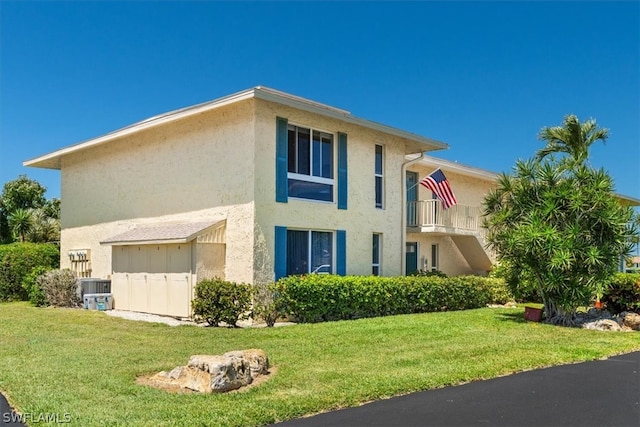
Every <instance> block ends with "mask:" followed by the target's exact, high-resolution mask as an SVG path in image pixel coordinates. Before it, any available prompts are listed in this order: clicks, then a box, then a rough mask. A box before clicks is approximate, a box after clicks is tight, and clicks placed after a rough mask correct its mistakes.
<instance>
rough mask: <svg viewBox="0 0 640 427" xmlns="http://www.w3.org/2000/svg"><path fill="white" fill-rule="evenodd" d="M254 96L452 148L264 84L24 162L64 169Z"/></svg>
mask: <svg viewBox="0 0 640 427" xmlns="http://www.w3.org/2000/svg"><path fill="white" fill-rule="evenodd" d="M250 98H257V99H262V100H265V101H270V102H275V103H278V104H281V105H287V106H289V107H293V108H296V109H300V110H304V111H308V112H312V113H316V114H320V115H323V116H326V117H331V118H335V119H338V120H342V121H345V122H347V123H352V124H355V125H359V126H363V127H366V128H369V129H373V130H377V131H380V132H384V133H387V134H390V135H394V136H398V137H402V138H406V139H409V140H412V141H415V142H418V143H420V144H424V145H427V146H429V147H428V148H426V149H425V151H428V150H439V149H447V148H449V146H448V145H447V144H445V143H444V142H440V141H436V140H433V139H430V138H426V137H423V136H420V135H416V134H413V133H411V132H407V131H403V130H401V129H397V128H393V127H391V126H387V125H383V124H379V123H375V122H372V121H369V120H365V119H360V118H357V117H354V116H352V115H351V113H350V112H349V111H347V110H342V109H339V108H335V107H331V106H329V105H326V104H322V103H319V102H315V101H311V100H308V99H305V98H302V97H299V96H295V95H290V94H288V93H285V92H280V91H277V90H274V89H270V88H267V87H264V86H257V87H254V88H251V89H247V90H244V91H242V92H237V93H234V94H231V95H227V96H224V97H222V98H218V99H215V100H212V101H208V102H204V103H201V104H196V105H193V106H190V107H185V108H181V109H178V110H173V111H170V112H167V113H164V114H159V115H157V116H153V117H150V118H148V119H145V120H142V121H140V122H137V123H134V124H131V125H129V126H125V127H123V128H121V129H118V130H115V131H113V132H110V133H107V134H105V135H102V136H99V137H97V138H93V139H89V140H87V141H83V142H80V143H78V144H74V145H70V146H67V147H64V148H62V149H60V150H56V151H53V152H51V153H48V154H45V155H43V156H39V157H35V158H33V159H29V160H26V161H24V162H23V163H22V164H23V165H24V166H33V167H41V168H49V169H60V167H61V165H60V163H61V162H60V159H61V158H62V157H64V156H66V155H68V154H71V153H75V152H78V151H82V150H85V149H88V148H91V147H94V146H97V145H101V144H104V143H107V142H109V141H113V140H115V139H118V138H122V137H125V136H129V135H132V134H135V133H137V132H141V131H143V130H145V129H149V128H153V127H156V126H160V125H163V124H167V123H171V122H174V121H177V120H181V119H183V118H185V117H189V116H193V115H196V114H200V113H203V112H206V111H210V110H214V109H216V108H220V107H223V106H226V105H229V104H233V103H236V102H240V101H243V100H246V99H250Z"/></svg>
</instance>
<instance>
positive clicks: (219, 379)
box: [150, 349, 269, 393]
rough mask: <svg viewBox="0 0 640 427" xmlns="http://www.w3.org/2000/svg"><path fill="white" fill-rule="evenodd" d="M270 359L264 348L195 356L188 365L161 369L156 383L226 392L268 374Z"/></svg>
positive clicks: (197, 389) (201, 390) (152, 378)
mask: <svg viewBox="0 0 640 427" xmlns="http://www.w3.org/2000/svg"><path fill="white" fill-rule="evenodd" d="M268 371H269V359H268V358H267V355H266V354H265V352H264V351H263V350H259V349H250V350H243V351H231V352H228V353H225V354H223V355H222V356H220V355H194V356H191V357H190V358H189V363H188V364H187V366H178V367H176V368H174V369H173V370H171V371H170V372H165V371H163V372H159V373H157V374H155V375H154V376H152V377H151V378H150V380H151V381H152V382H155V383H158V384H163V385H168V386H175V387H180V388H184V389H188V390H193V391H197V392H201V393H224V392H227V391H231V390H237V389H239V388H241V387H244V386H247V385H249V384H251V383H252V382H253V380H254V378H255V377H257V376H259V375H264V374H267V373H268Z"/></svg>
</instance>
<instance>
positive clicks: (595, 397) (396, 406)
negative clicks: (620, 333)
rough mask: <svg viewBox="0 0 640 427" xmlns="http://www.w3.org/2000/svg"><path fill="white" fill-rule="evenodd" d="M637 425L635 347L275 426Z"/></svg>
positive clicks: (639, 392) (639, 401)
mask: <svg viewBox="0 0 640 427" xmlns="http://www.w3.org/2000/svg"><path fill="white" fill-rule="evenodd" d="M477 425H483V426H535V427H541V426H598V427H603V426H629V427H632V426H633V427H638V426H640V352H635V353H629V354H625V355H622V356H615V357H612V358H609V359H606V360H598V361H594V362H585V363H578V364H572V365H564V366H556V367H552V368H546V369H538V370H534V371H528V372H522V373H518V374H514V375H509V376H506V377H500V378H495V379H492V380H486V381H476V382H472V383H469V384H465V385H460V386H456V387H447V388H442V389H437V390H430V391H425V392H420V393H414V394H410V395H406V396H400V397H395V398H391V399H387V400H382V401H376V402H373V403H369V404H366V405H363V406H359V407H357V408H349V409H343V410H339V411H334V412H327V413H323V414H319V415H316V416H313V417H309V418H301V419H297V420H292V421H288V422H284V423H280V424H277V426H278V427H288V426H300V427H331V426H336V427H338V426H340V427H345V426H349V427H357V426H384V427H392V426H403V427H407V426H477Z"/></svg>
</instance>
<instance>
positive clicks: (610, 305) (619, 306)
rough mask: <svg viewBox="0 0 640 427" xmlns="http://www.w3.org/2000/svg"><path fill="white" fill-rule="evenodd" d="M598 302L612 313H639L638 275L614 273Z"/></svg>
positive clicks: (639, 290)
mask: <svg viewBox="0 0 640 427" xmlns="http://www.w3.org/2000/svg"><path fill="white" fill-rule="evenodd" d="M600 301H602V302H603V303H604V304H605V305H606V307H607V309H609V311H611V312H613V313H622V312H623V311H634V312H636V313H640V273H633V274H629V273H616V274H615V275H614V276H613V277H612V279H611V283H610V285H609V286H608V287H607V288H606V289H605V290H604V293H603V295H602V298H600Z"/></svg>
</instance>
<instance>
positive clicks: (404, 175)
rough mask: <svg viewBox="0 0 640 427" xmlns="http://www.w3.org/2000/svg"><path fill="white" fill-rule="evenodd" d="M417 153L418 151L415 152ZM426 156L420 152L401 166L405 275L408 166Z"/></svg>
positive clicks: (402, 268)
mask: <svg viewBox="0 0 640 427" xmlns="http://www.w3.org/2000/svg"><path fill="white" fill-rule="evenodd" d="M414 154H417V153H414ZM423 158H424V152H421V153H420V156H419V157H416V158H415V159H413V160H408V161H406V162H404V163H403V164H402V168H401V171H402V172H401V173H402V178H401V180H400V181H401V186H400V188H401V193H402V209H401V210H402V221H401V224H402V229H401V233H400V235H401V236H402V238H401V239H400V240H401V243H402V247H401V248H400V254H401V256H400V275H401V276H404V275H406V271H405V270H406V269H407V254H406V252H407V168H408V167H409V166H411V165H412V164H414V163H417V162H419V161H420V160H422V159H423Z"/></svg>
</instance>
